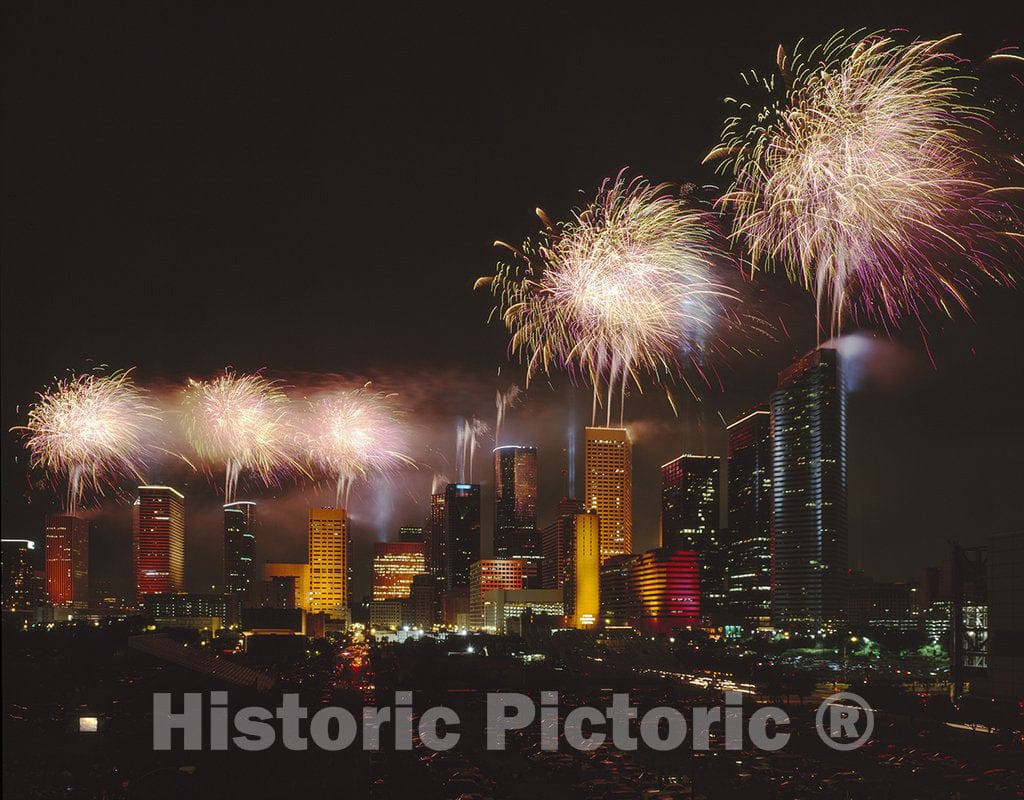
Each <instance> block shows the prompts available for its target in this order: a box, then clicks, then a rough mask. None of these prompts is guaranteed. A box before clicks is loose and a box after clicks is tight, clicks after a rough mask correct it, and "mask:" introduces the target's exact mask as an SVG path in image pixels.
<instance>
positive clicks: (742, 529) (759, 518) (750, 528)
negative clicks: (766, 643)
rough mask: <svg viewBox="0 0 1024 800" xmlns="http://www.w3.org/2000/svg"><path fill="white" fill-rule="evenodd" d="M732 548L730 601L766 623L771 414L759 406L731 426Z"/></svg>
mask: <svg viewBox="0 0 1024 800" xmlns="http://www.w3.org/2000/svg"><path fill="white" fill-rule="evenodd" d="M726 429H727V430H728V432H729V547H728V551H727V558H726V567H725V582H726V603H727V605H728V606H729V607H730V608H731V609H733V610H734V611H736V612H738V613H739V614H741V615H742V616H743V619H744V621H745V622H746V623H747V624H748V625H751V626H754V627H761V626H767V625H768V624H769V622H770V616H769V612H770V610H771V569H772V433H771V414H770V413H769V412H768V409H766V408H757V409H755V410H754V411H751V412H750V413H749V414H746V415H744V416H742V417H741V418H740V419H738V420H736V421H735V422H733V423H732V424H731V425H728V426H727V428H726Z"/></svg>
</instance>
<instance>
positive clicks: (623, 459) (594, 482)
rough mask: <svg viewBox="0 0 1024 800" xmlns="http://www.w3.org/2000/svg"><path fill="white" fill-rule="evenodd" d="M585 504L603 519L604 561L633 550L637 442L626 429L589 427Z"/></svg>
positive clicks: (602, 549)
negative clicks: (634, 452) (634, 470)
mask: <svg viewBox="0 0 1024 800" xmlns="http://www.w3.org/2000/svg"><path fill="white" fill-rule="evenodd" d="M585 438H586V442H585V447H586V450H585V458H584V468H585V471H586V491H585V495H586V496H585V499H584V507H585V508H586V510H587V511H594V512H596V513H597V515H598V516H599V517H600V518H601V561H602V562H603V561H604V560H605V559H606V558H610V557H611V556H620V555H625V554H628V553H632V552H633V445H632V443H631V442H630V440H629V433H628V432H627V431H626V429H625V428H596V427H588V428H586V430H585Z"/></svg>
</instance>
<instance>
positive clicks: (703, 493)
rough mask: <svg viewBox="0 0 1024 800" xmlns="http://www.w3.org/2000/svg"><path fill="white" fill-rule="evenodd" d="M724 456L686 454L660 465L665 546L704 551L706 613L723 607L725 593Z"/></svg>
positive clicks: (702, 597)
mask: <svg viewBox="0 0 1024 800" xmlns="http://www.w3.org/2000/svg"><path fill="white" fill-rule="evenodd" d="M721 462H722V459H721V458H719V457H718V456H706V455H688V454H684V455H681V456H679V457H678V458H675V459H673V460H672V461H669V462H668V463H667V464H663V465H662V467H661V546H662V547H665V548H668V549H670V550H691V551H694V552H696V553H697V554H698V555H699V556H700V567H701V587H700V588H701V607H702V609H703V611H704V612H705V613H709V612H712V611H717V610H719V609H721V608H722V606H723V605H724V599H725V561H726V553H725V543H724V542H723V541H722V538H721V537H722V530H721V527H722V524H721V523H722V513H721V493H720V491H719V486H720V482H721V477H722V476H721V473H722V469H721Z"/></svg>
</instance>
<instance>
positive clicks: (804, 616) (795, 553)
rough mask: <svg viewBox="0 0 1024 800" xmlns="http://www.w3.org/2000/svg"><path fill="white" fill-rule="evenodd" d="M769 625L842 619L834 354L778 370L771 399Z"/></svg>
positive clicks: (841, 474)
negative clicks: (771, 506) (770, 583)
mask: <svg viewBox="0 0 1024 800" xmlns="http://www.w3.org/2000/svg"><path fill="white" fill-rule="evenodd" d="M771 425H772V494H773V497H772V505H773V518H772V520H773V521H772V525H773V528H772V622H773V624H774V625H776V626H777V627H784V628H793V629H802V630H814V629H817V628H818V627H820V626H821V625H828V624H836V623H842V622H843V621H845V618H846V598H847V580H846V571H847V510H846V395H845V392H844V391H843V386H842V373H841V369H840V363H839V354H838V353H837V352H836V351H835V350H833V349H829V348H820V349H818V350H815V351H814V352H812V353H810V354H808V355H806V356H804V357H803V358H802V359H800V360H799V361H798V362H796V363H795V364H793V365H792V366H791V367H789V368H788V369H786V370H784V371H783V372H781V373H779V383H778V388H777V389H776V390H775V391H774V392H773V393H772V396H771Z"/></svg>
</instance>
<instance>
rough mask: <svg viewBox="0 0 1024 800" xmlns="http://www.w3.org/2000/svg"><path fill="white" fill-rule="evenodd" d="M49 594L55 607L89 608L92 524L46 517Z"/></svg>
mask: <svg viewBox="0 0 1024 800" xmlns="http://www.w3.org/2000/svg"><path fill="white" fill-rule="evenodd" d="M46 594H47V597H48V598H49V600H50V602H51V603H52V604H53V605H54V606H59V607H70V608H87V607H88V605H89V522H88V520H85V519H82V518H81V517H76V516H73V515H71V514H47V515H46Z"/></svg>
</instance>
